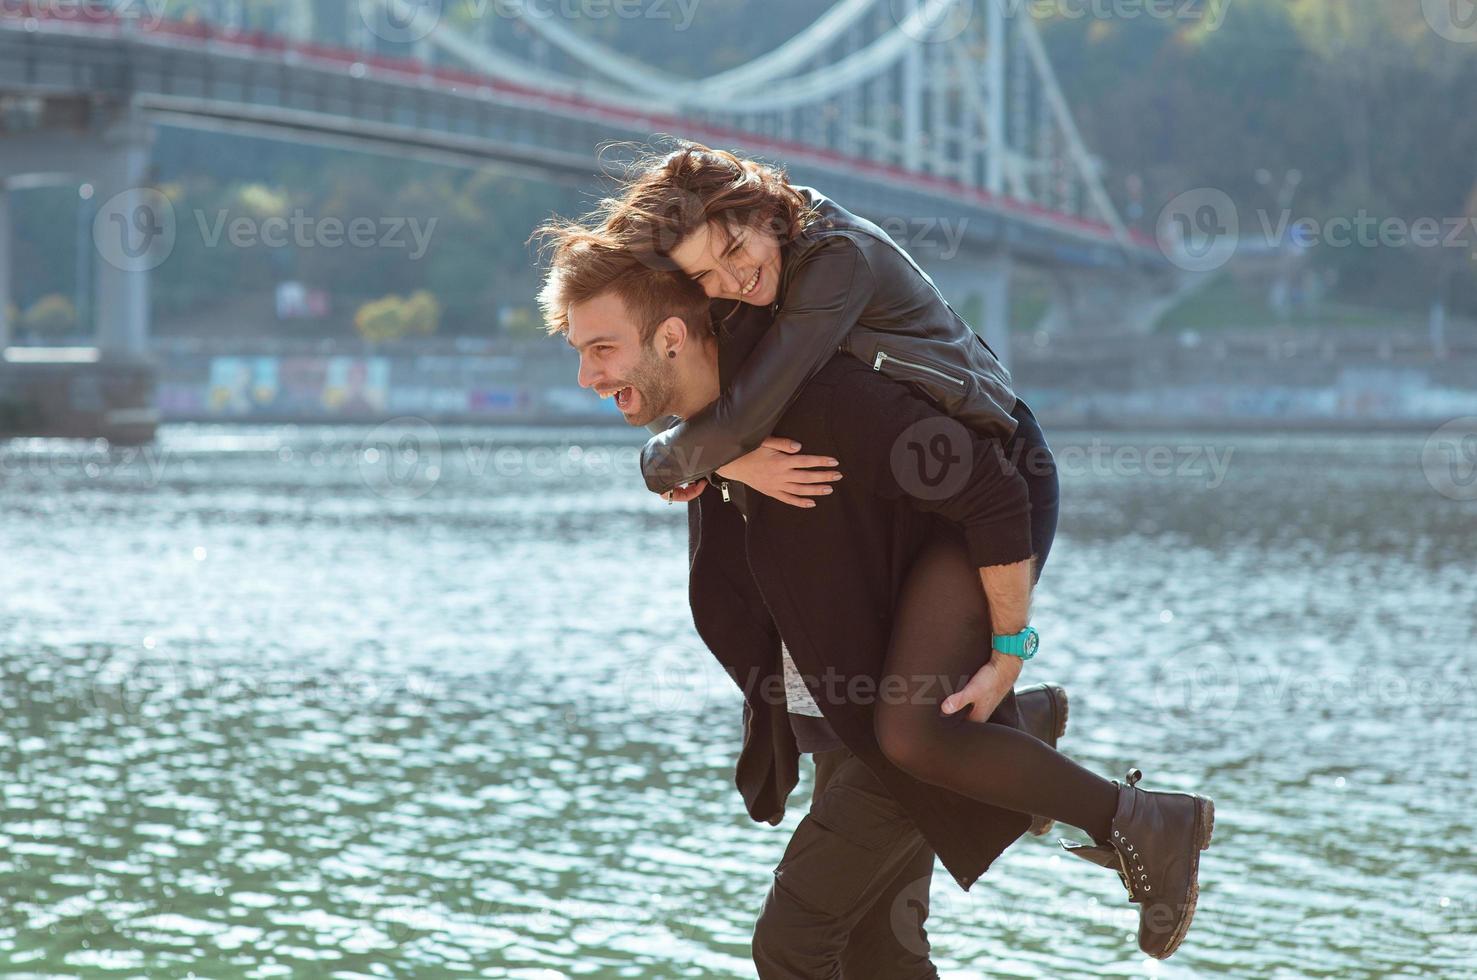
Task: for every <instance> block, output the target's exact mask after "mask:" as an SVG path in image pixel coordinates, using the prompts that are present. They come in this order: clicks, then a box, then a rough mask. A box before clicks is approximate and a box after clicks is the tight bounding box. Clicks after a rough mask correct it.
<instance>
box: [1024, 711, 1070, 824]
mask: <svg viewBox="0 0 1477 980" xmlns="http://www.w3.org/2000/svg"><path fill="white" fill-rule="evenodd" d="M1015 706H1016V710H1017V711H1019V712H1020V715H1021V725H1022V726H1023V727H1024V728H1025V730H1026V731H1027V732H1030V733H1031V734H1032V735H1034V736H1036V737H1037V738H1039V739H1041V741H1043V742H1045V743H1046V744H1047V745H1050V746H1051V747H1052V748H1056V740H1057V739H1059V738H1061V737H1062V734H1063V733H1064V732H1066V730H1067V692H1066V691H1065V690H1063V689H1062V686H1061V685H1060V684H1032V685H1030V686H1029V687H1023V688H1021V689H1020V690H1018V691H1016V692H1015ZM1055 825H1056V821H1055V820H1053V819H1051V818H1050V817H1032V818H1031V833H1032V834H1034V835H1036V836H1037V837H1040V836H1041V835H1042V834H1044V833H1046V832H1047V831H1048V830H1050V829H1051V828H1052V827H1053V826H1055Z"/></svg>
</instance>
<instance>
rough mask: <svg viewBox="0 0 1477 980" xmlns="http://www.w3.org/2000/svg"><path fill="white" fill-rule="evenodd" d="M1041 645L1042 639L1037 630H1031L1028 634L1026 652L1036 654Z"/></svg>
mask: <svg viewBox="0 0 1477 980" xmlns="http://www.w3.org/2000/svg"><path fill="white" fill-rule="evenodd" d="M1040 644H1041V637H1040V636H1038V635H1037V634H1036V631H1035V630H1031V631H1030V632H1029V633H1027V634H1026V652H1027V653H1035V652H1036V647H1038V646H1040Z"/></svg>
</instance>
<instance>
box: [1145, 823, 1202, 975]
mask: <svg viewBox="0 0 1477 980" xmlns="http://www.w3.org/2000/svg"><path fill="white" fill-rule="evenodd" d="M1213 833H1215V801H1214V800H1209V799H1206V798H1205V797H1203V796H1200V795H1199V794H1195V842H1196V844H1197V845H1198V846H1197V847H1192V848H1191V849H1190V898H1189V901H1188V903H1186V907H1185V915H1184V918H1182V919H1180V921H1179V925H1177V926H1175V930H1174V935H1172V936H1170V937H1169V943H1168V945H1166V946H1165V947H1164V949H1163V950H1162V951H1161V952H1158V953H1155V954H1153V955H1154V958H1155V959H1160V960H1164V959H1168V958H1169V957H1170V956H1171V955H1172V954H1173V953H1174V951H1175V950H1177V949H1179V948H1180V943H1182V942H1184V941H1185V934H1186V933H1188V932H1189V931H1190V923H1191V921H1193V920H1194V918H1195V906H1196V905H1197V904H1198V902H1199V900H1200V852H1201V851H1203V850H1205V849H1206V848H1207V847H1209V846H1210V837H1211V835H1212V834H1213Z"/></svg>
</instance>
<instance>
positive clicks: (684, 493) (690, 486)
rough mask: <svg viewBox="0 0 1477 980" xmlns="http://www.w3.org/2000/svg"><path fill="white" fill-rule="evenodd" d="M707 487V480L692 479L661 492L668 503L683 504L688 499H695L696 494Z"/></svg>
mask: <svg viewBox="0 0 1477 980" xmlns="http://www.w3.org/2000/svg"><path fill="white" fill-rule="evenodd" d="M707 488H708V481H707V480H693V481H692V482H691V483H684V484H682V485H681V486H679V487H674V488H673V489H671V490H668V491H667V492H666V493H664V494H662V499H663V500H665V501H666V502H667V503H669V504H685V503H687V502H688V501H689V500H696V499H697V497H698V495H699V494H701V493H702V492H703V491H704V490H706V489H707Z"/></svg>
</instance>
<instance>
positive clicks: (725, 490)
mask: <svg viewBox="0 0 1477 980" xmlns="http://www.w3.org/2000/svg"><path fill="white" fill-rule="evenodd" d="M718 492H719V493H721V494H723V502H724V503H725V504H726V503H728V481H727V480H724V481H723V482H722V483H720V484H718Z"/></svg>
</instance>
